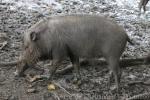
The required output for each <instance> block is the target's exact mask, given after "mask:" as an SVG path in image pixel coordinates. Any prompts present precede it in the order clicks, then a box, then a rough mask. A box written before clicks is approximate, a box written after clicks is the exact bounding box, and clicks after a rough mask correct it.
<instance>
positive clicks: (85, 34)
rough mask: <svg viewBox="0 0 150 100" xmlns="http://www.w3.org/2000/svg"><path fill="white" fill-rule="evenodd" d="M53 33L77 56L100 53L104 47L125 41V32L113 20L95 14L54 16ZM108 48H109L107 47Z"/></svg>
mask: <svg viewBox="0 0 150 100" xmlns="http://www.w3.org/2000/svg"><path fill="white" fill-rule="evenodd" d="M53 25H54V27H55V31H56V32H54V33H56V35H57V36H56V37H59V39H58V40H60V42H62V41H63V43H64V44H67V45H68V46H69V47H70V48H71V49H72V51H73V52H74V53H75V54H76V55H79V56H83V57H84V56H89V57H90V56H97V55H101V52H102V50H103V48H104V47H109V46H111V45H115V43H116V41H117V42H120V43H122V42H126V33H125V31H124V30H123V29H122V27H120V26H118V25H117V24H116V23H114V22H113V21H110V20H108V19H106V18H104V17H101V16H96V15H94V16H93V15H70V16H59V17H56V18H54V20H53ZM108 49H109V48H108Z"/></svg>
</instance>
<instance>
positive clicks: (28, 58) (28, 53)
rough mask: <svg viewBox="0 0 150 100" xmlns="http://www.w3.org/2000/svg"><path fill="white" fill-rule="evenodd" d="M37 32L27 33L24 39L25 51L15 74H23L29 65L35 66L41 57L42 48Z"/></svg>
mask: <svg viewBox="0 0 150 100" xmlns="http://www.w3.org/2000/svg"><path fill="white" fill-rule="evenodd" d="M37 40H38V39H37V34H36V33H35V32H31V31H30V32H29V33H25V35H24V41H23V52H22V53H21V56H20V58H19V63H18V64H17V66H16V72H15V76H22V75H23V73H24V71H25V70H26V69H27V68H28V67H29V66H34V64H36V62H37V61H38V60H39V58H40V50H39V48H38V44H37Z"/></svg>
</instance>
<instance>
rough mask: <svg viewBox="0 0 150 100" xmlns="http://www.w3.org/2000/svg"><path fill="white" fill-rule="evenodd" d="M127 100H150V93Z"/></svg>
mask: <svg viewBox="0 0 150 100" xmlns="http://www.w3.org/2000/svg"><path fill="white" fill-rule="evenodd" d="M126 100H150V92H149V93H143V94H138V95H135V96H133V97H130V98H128V99H126Z"/></svg>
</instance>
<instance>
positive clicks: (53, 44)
mask: <svg viewBox="0 0 150 100" xmlns="http://www.w3.org/2000/svg"><path fill="white" fill-rule="evenodd" d="M127 42H129V43H131V44H132V41H131V40H130V39H129V37H128V35H127V33H126V32H125V30H124V29H123V27H121V26H119V25H118V24H117V23H115V22H114V21H112V20H110V19H108V18H105V17H102V16H99V15H86V14H83V15H82V14H76V15H62V16H51V17H49V18H46V19H42V20H40V21H39V22H37V23H36V24H34V25H33V26H31V27H30V28H29V29H28V30H27V31H26V32H25V34H24V40H23V52H22V54H21V57H20V62H19V63H18V64H17V66H16V75H17V76H21V75H22V73H23V72H24V71H25V70H26V69H27V68H28V67H30V66H34V65H35V64H36V63H37V62H38V61H42V60H47V59H49V60H52V69H51V70H50V79H51V77H52V76H53V75H54V73H55V71H56V69H57V68H58V67H59V66H60V65H61V62H62V61H63V60H64V59H66V58H69V59H70V61H71V63H72V65H73V67H74V71H75V75H74V77H75V80H78V79H80V78H81V75H80V72H79V71H80V70H79V66H80V65H79V59H80V58H87V59H90V58H97V57H104V58H105V59H106V62H107V63H108V66H109V69H110V71H111V72H112V74H113V76H114V79H115V83H116V88H117V89H118V88H119V85H120V77H121V70H120V67H119V60H120V57H121V55H122V53H123V51H124V49H125V47H126V44H127Z"/></svg>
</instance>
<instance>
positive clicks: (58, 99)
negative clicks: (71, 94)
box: [53, 92, 60, 100]
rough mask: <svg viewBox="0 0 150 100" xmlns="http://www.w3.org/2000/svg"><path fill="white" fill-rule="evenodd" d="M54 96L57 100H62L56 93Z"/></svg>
mask: <svg viewBox="0 0 150 100" xmlns="http://www.w3.org/2000/svg"><path fill="white" fill-rule="evenodd" d="M53 94H54V96H55V97H56V98H57V100H60V98H59V96H58V95H57V94H56V93H55V92H53Z"/></svg>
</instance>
